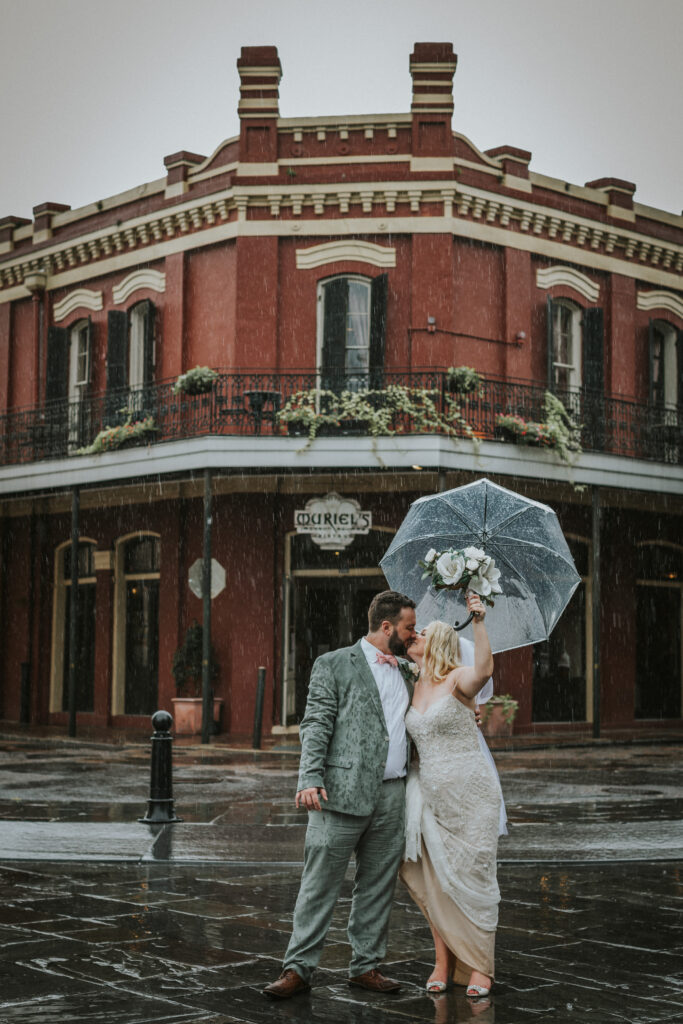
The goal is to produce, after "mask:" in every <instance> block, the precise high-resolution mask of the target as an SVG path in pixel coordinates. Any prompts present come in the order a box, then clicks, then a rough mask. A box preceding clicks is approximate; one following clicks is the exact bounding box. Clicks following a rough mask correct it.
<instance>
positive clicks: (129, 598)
mask: <svg viewBox="0 0 683 1024" xmlns="http://www.w3.org/2000/svg"><path fill="white" fill-rule="evenodd" d="M158 678H159V581H158V580H154V579H151V580H150V579H147V580H144V579H138V580H129V581H128V583H127V584H126V695H125V713H126V714H127V715H152V714H154V712H155V711H156V710H157V691H158Z"/></svg>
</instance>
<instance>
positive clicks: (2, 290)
mask: <svg viewBox="0 0 683 1024" xmlns="http://www.w3.org/2000/svg"><path fill="white" fill-rule="evenodd" d="M427 204H429V206H430V207H431V208H432V209H433V207H434V205H435V204H441V209H442V211H443V213H442V215H441V216H439V215H437V216H433V215H431V214H430V215H428V216H427V217H425V215H424V214H423V212H422V207H423V206H425V205H427ZM264 211H268V212H269V213H270V218H268V217H267V216H266V217H265V218H264V217H263V213H264ZM333 211H334V212H335V213H336V216H334V215H333V216H330V214H331V213H333ZM351 220H353V222H354V223H353V232H352V231H351V230H350V227H349V224H350V221H351ZM427 220H429V222H430V224H429V229H430V231H434V230H436V231H445V232H451V233H453V234H454V235H458V236H463V237H467V238H481V240H482V241H486V242H491V243H492V244H500V245H505V246H511V247H513V248H520V249H523V250H525V251H529V252H535V253H538V254H539V255H544V256H550V257H551V258H553V259H556V260H559V261H562V262H563V263H564V262H568V263H578V264H583V265H584V266H586V267H593V268H596V267H599V268H601V269H604V270H606V271H608V272H612V273H614V272H617V273H623V274H625V275H627V276H629V277H635V278H639V279H640V280H642V281H647V282H650V283H652V284H655V285H657V284H660V285H661V286H664V287H671V288H673V289H676V288H679V287H683V282H680V278H679V277H677V276H676V275H677V273H678V274H680V271H681V269H683V246H681V245H678V244H676V243H673V242H667V241H664V240H662V239H659V238H656V237H654V236H651V235H645V234H641V233H639V232H637V231H633V230H632V229H631V228H630V227H628V226H626V225H622V224H619V225H615V224H609V223H604V222H601V221H594V220H590V219H588V218H585V217H580V216H577V215H574V214H569V213H566V212H564V211H561V210H557V209H555V208H553V207H547V206H541V205H538V204H535V203H533V202H532V201H530V200H529V199H527V198H522V197H518V196H514V197H511V196H507V195H501V194H500V193H496V192H493V191H490V190H488V189H487V190H484V189H481V188H474V187H471V186H467V185H461V184H459V183H457V182H455V181H453V180H452V179H450V180H449V179H446V180H442V181H429V182H424V181H422V182H414V181H410V182H405V181H387V182H377V181H373V182H367V183H360V182H354V183H353V184H351V183H339V182H337V183H333V184H318V185H316V186H314V187H311V186H308V188H306V187H302V186H301V185H297V184H293V185H279V184H278V185H276V186H273V184H268V185H241V184H240V185H236V186H234V187H231V188H229V189H226V190H224V191H222V192H219V193H216V194H214V195H213V196H209V197H203V198H202V199H194V198H193V199H189V200H187V201H186V202H184V203H179V204H177V205H176V206H174V207H170V208H167V209H165V210H163V211H159V212H156V213H153V214H148V215H146V216H145V217H139V218H136V219H133V220H130V221H124V222H123V223H122V224H119V225H112V226H110V227H108V228H104V229H101V230H100V231H98V232H93V233H91V234H87V235H83V236H81V238H80V239H71V240H69V241H68V242H64V243H61V244H60V243H59V242H56V243H53V244H51V245H49V246H46V247H45V248H43V249H41V250H39V251H38V252H36V253H35V255H25V256H24V255H22V256H18V255H16V254H8V255H7V257H6V258H5V260H4V261H0V302H1V301H9V300H12V299H15V298H21V297H24V295H25V292H24V291H23V289H21V290H20V291H18V290H17V289H16V287H15V286H19V285H21V284H22V282H23V280H24V278H25V277H26V275H27V274H29V273H31V272H33V271H41V270H42V271H45V272H46V273H47V274H48V284H47V287H48V290H49V289H51V288H55V287H64V286H65V285H67V284H73V283H75V282H76V281H81V280H87V279H88V278H89V277H92V276H93V275H94V274H100V273H109V272H111V269H112V267H114V266H115V267H117V268H118V269H121V267H125V266H129V267H132V266H134V265H135V264H138V265H139V264H141V263H150V262H152V261H153V260H158V259H163V258H164V257H165V256H166V255H167V253H168V252H170V251H179V250H180V249H182V250H183V251H185V250H190V249H193V248H199V247H201V246H203V245H208V244H213V242H215V241H216V240H217V239H220V238H223V237H228V236H230V237H232V236H234V235H235V234H240V233H248V234H254V235H258V234H264V235H273V234H277V235H284V236H289V235H291V234H292V233H296V232H300V233H301V236H302V237H303V236H306V235H313V236H315V235H321V234H327V236H328V237H329V236H330V235H334V234H338V235H342V236H348V235H350V234H352V233H353V234H358V233H362V232H363V231H364V230H367V231H368V232H370V233H376V232H377V231H378V230H379V231H392V232H393V231H397V230H399V222H400V230H401V231H404V232H405V231H408V232H410V231H415V232H420V231H423V230H427V224H426V221H427ZM235 221H237V222H238V223H237V224H235V223H234V222H235ZM423 221H425V223H424V224H423V223H422V222H423ZM217 228H221V229H222V230H220V231H217V230H216V229H217ZM50 278H51V279H50Z"/></svg>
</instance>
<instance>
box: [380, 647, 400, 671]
mask: <svg viewBox="0 0 683 1024" xmlns="http://www.w3.org/2000/svg"><path fill="white" fill-rule="evenodd" d="M377 661H378V662H379V664H380V665H393V667H394V668H398V661H397V660H396V658H395V657H394V656H393V654H382V652H381V651H378V652H377Z"/></svg>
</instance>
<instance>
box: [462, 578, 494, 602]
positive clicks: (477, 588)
mask: <svg viewBox="0 0 683 1024" xmlns="http://www.w3.org/2000/svg"><path fill="white" fill-rule="evenodd" d="M467 589H468V590H473V591H474V593H475V594H479V596H480V597H488V595H489V594H490V593H491V584H490V583H489V581H488V580H487V579H486V577H485V576H480V575H479V573H477V574H476V575H475V576H473V577H472V579H471V580H470V582H469V583H468V584H467Z"/></svg>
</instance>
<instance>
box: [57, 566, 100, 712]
mask: <svg viewBox="0 0 683 1024" xmlns="http://www.w3.org/2000/svg"><path fill="white" fill-rule="evenodd" d="M70 596H71V590H70V588H66V601H65V607H64V665H63V670H62V679H63V680H64V685H63V687H62V710H63V711H68V710H69V662H70V655H69V638H70V636H71V601H70V600H69V598H70ZM94 681H95V584H94V583H79V585H78V615H77V617H76V711H92V710H93V699H94Z"/></svg>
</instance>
